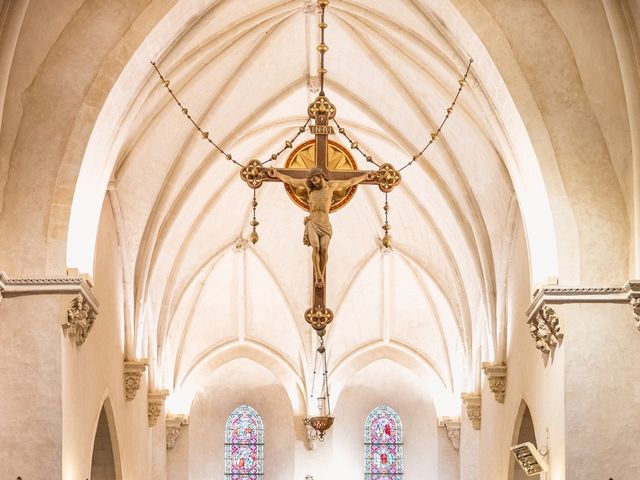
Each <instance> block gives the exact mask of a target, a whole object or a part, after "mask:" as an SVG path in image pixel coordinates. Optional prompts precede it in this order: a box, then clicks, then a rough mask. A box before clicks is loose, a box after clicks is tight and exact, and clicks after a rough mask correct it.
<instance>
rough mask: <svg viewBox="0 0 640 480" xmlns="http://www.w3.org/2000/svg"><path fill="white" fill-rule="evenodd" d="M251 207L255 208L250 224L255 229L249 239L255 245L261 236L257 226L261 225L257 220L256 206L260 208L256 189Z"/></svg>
mask: <svg viewBox="0 0 640 480" xmlns="http://www.w3.org/2000/svg"><path fill="white" fill-rule="evenodd" d="M251 207H252V208H253V219H252V220H251V223H250V224H249V225H251V227H252V228H253V230H252V231H251V233H250V234H249V241H250V242H251V243H253V244H254V245H255V244H256V243H258V239H259V238H260V237H259V236H258V232H257V231H256V227H257V226H258V225H260V222H258V220H256V208H258V200H257V199H256V191H255V189H254V190H253V200H252V201H251Z"/></svg>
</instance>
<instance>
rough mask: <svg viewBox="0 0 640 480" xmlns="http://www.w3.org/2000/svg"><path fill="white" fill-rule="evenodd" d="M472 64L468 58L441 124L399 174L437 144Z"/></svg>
mask: <svg viewBox="0 0 640 480" xmlns="http://www.w3.org/2000/svg"><path fill="white" fill-rule="evenodd" d="M472 63H473V58H470V59H469V64H468V65H467V70H466V71H465V72H464V77H462V79H460V80H458V84H459V85H460V86H459V87H458V92H457V93H456V96H455V97H454V98H453V102H451V105H450V106H449V108H447V114H446V115H445V116H444V119H443V120H442V122H440V126H439V127H438V129H437V130H436V131H435V132H433V133H432V134H431V139H430V140H429V141H428V142H427V144H426V145H425V146H424V148H423V149H422V150H420V151H419V152H418V153H416V154H415V155H414V156H413V158H412V159H411V160H410V161H409V163H407V164H406V165H405V166H404V167H402V168H400V169H399V170H398V171H399V172H401V171H402V170H404V169H405V168H407V167H408V166H409V165H412V164H413V163H414V162H415V161H417V160H418V158H420V157H421V156H422V155H423V154H424V152H426V151H427V149H428V148H429V147H430V146H431V145H432V144H433V143H435V142H437V141H438V140H439V139H440V132H441V131H442V128H443V127H444V125H445V123H447V120H449V117H450V116H451V114H452V113H453V107H455V106H456V103H457V102H458V98H459V97H460V94H461V93H462V89H463V88H464V87H465V86H466V85H467V77H468V76H469V72H470V71H471V64H472Z"/></svg>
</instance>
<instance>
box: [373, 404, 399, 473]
mask: <svg viewBox="0 0 640 480" xmlns="http://www.w3.org/2000/svg"><path fill="white" fill-rule="evenodd" d="M364 478H365V480H402V422H401V421H400V417H399V416H398V414H397V413H396V412H395V410H394V409H393V408H391V407H389V406H387V405H380V406H379V407H376V408H374V409H373V410H372V411H371V413H370V414H369V416H368V417H367V421H366V422H365V424H364Z"/></svg>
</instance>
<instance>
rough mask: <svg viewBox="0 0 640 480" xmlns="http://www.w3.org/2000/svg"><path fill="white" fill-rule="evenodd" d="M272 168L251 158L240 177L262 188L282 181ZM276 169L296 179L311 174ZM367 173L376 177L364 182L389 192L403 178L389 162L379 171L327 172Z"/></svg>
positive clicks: (338, 174) (339, 174)
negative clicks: (274, 174)
mask: <svg viewBox="0 0 640 480" xmlns="http://www.w3.org/2000/svg"><path fill="white" fill-rule="evenodd" d="M270 170H271V169H270V168H265V167H264V166H262V163H260V161H259V160H251V161H250V162H249V163H248V164H247V165H246V166H245V167H243V168H242V170H241V171H240V178H242V180H243V181H244V182H245V183H246V184H247V185H248V186H249V187H250V188H253V189H256V188H260V187H261V186H262V184H263V182H280V181H281V180H280V179H278V178H276V177H275V176H271V175H270V173H269V172H270ZM275 170H276V171H278V172H279V173H282V174H284V175H288V176H289V177H291V178H296V179H304V178H307V175H308V174H309V170H303V169H295V168H276V169H275ZM367 173H374V177H373V178H372V179H371V180H364V181H363V182H362V183H363V184H366V185H378V187H379V188H380V190H382V191H383V192H385V193H389V192H390V191H391V190H393V189H394V188H395V187H396V186H398V185H399V184H400V181H401V180H402V177H401V175H400V172H398V171H397V170H396V169H395V168H394V167H393V165H391V164H389V163H385V164H383V165H381V166H380V168H379V169H378V170H377V171H369V170H348V171H339V170H330V171H329V172H327V176H328V177H329V179H331V180H349V179H351V178H354V177H358V176H360V175H366V174H367Z"/></svg>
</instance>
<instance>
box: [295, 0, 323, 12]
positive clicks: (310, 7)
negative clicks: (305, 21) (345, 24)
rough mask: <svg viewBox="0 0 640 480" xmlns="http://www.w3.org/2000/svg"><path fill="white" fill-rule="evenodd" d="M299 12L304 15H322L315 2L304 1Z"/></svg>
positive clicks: (310, 0) (312, 0)
mask: <svg viewBox="0 0 640 480" xmlns="http://www.w3.org/2000/svg"><path fill="white" fill-rule="evenodd" d="M300 11H301V12H302V13H304V14H305V15H319V14H320V13H322V9H321V8H320V6H319V5H318V2H316V1H315V0H305V2H304V5H303V6H302V8H301V9H300Z"/></svg>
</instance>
